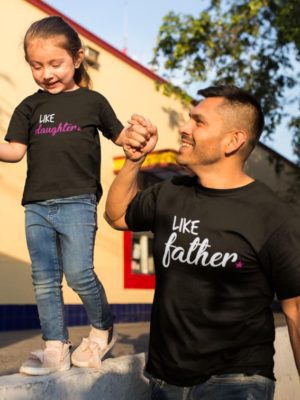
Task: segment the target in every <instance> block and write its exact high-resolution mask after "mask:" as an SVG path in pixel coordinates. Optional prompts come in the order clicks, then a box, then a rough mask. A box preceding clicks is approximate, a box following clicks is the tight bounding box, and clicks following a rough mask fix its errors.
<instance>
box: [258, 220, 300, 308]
mask: <svg viewBox="0 0 300 400" xmlns="http://www.w3.org/2000/svg"><path fill="white" fill-rule="evenodd" d="M260 260H261V263H262V266H263V267H266V268H267V269H268V270H269V271H270V276H271V279H272V285H273V288H274V291H275V292H276V294H277V297H278V299H279V300H284V299H289V298H292V297H297V296H300V218H299V217H293V218H290V219H288V220H287V221H286V222H284V223H283V224H281V225H280V227H279V228H278V229H277V230H276V231H275V232H274V233H273V234H272V235H271V237H270V238H269V239H268V241H267V243H266V244H265V245H264V247H263V249H262V250H261V252H260Z"/></svg>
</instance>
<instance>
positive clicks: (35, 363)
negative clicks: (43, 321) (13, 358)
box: [20, 340, 71, 375]
mask: <svg viewBox="0 0 300 400" xmlns="http://www.w3.org/2000/svg"><path fill="white" fill-rule="evenodd" d="M70 347H71V345H70V343H63V342H61V341H59V340H48V341H47V342H46V348H45V349H44V350H37V351H33V352H32V353H30V356H29V358H28V359H27V360H26V361H25V362H24V363H23V364H22V366H21V368H20V372H21V373H22V374H26V375H48V374H51V373H52V372H56V371H66V370H68V369H70V367H71V362H70Z"/></svg>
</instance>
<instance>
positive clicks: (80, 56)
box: [74, 49, 85, 68]
mask: <svg viewBox="0 0 300 400" xmlns="http://www.w3.org/2000/svg"><path fill="white" fill-rule="evenodd" d="M84 57H85V54H84V50H83V49H79V50H78V51H77V54H76V57H75V58H74V66H75V68H79V67H80V65H81V63H82V62H83V60H84Z"/></svg>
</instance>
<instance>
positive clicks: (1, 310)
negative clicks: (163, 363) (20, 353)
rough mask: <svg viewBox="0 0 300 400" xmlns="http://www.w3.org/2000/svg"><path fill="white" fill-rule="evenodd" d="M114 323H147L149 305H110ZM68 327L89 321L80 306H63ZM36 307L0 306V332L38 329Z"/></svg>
mask: <svg viewBox="0 0 300 400" xmlns="http://www.w3.org/2000/svg"><path fill="white" fill-rule="evenodd" d="M110 307H111V311H112V313H113V314H114V315H115V322H141V321H149V320H150V313H151V304H111V305H110ZM65 311H66V320H67V324H68V326H80V325H88V324H89V320H88V318H87V315H86V312H85V310H84V308H83V305H81V304H69V305H66V306H65ZM39 328H40V323H39V317H38V312H37V308H36V305H33V304H28V305H11V304H9V305H0V331H11V330H21V329H39Z"/></svg>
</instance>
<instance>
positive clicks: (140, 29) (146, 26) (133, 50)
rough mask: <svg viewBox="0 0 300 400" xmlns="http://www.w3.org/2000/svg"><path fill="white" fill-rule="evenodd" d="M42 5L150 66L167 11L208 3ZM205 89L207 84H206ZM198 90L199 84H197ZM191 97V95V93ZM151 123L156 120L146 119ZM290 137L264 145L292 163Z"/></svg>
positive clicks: (53, 0)
mask: <svg viewBox="0 0 300 400" xmlns="http://www.w3.org/2000/svg"><path fill="white" fill-rule="evenodd" d="M44 2H45V3H47V4H49V5H50V6H52V7H54V8H56V9H57V10H59V11H60V12H62V13H63V14H65V15H66V16H68V17H70V18H71V19H73V20H74V21H76V22H77V23H79V24H80V25H82V26H83V27H85V28H86V29H88V30H89V31H91V32H93V33H94V34H96V35H97V36H99V37H100V38H101V39H103V40H105V41H106V42H108V43H109V44H111V45H112V46H114V47H116V48H117V49H119V50H123V49H124V47H126V48H127V55H128V56H129V57H131V58H133V59H134V60H135V61H137V62H139V63H141V64H143V65H144V66H146V67H149V62H150V61H151V59H152V57H153V48H154V47H155V44H156V38H157V35H158V32H159V27H160V26H161V24H162V20H163V17H164V16H165V15H166V14H167V13H168V12H169V11H174V12H176V13H183V14H192V15H194V16H196V15H198V14H199V12H201V11H202V10H203V9H204V8H205V7H206V6H207V5H208V4H209V0H151V1H143V0H84V1H83V0H46V1H44ZM205 86H206V85H205ZM199 89H200V84H199ZM190 94H192V95H193V93H190ZM149 118H151V119H152V120H153V122H154V120H155V117H154V116H149ZM291 139H292V136H291V134H290V132H289V131H288V129H287V128H286V127H285V126H280V127H278V129H277V130H276V132H275V134H274V135H273V140H263V142H264V143H265V144H267V145H268V146H269V147H271V148H273V149H274V150H275V151H277V152H278V153H280V154H282V155H283V156H284V157H286V158H288V159H289V160H292V161H293V160H294V161H295V156H294V155H293V151H292V146H291Z"/></svg>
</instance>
